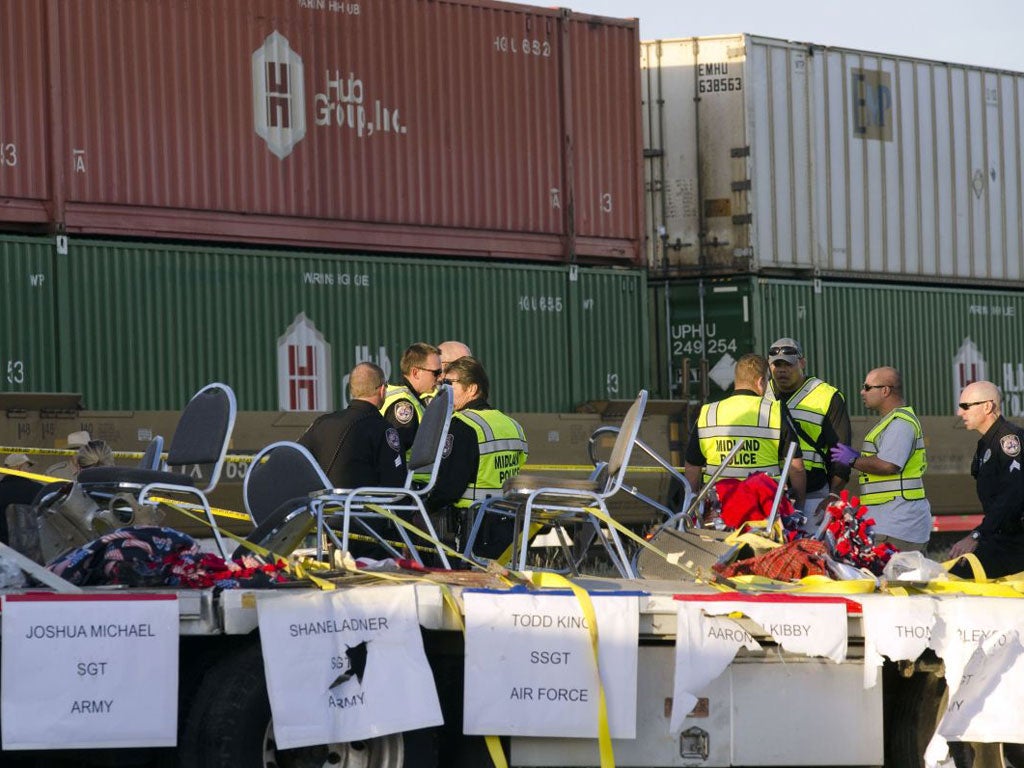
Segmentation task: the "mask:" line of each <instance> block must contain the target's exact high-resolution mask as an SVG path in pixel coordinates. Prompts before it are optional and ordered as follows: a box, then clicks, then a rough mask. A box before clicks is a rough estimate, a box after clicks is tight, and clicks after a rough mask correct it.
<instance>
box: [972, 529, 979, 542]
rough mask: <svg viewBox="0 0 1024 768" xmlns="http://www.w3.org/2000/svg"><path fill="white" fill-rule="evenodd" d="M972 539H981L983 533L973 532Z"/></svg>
mask: <svg viewBox="0 0 1024 768" xmlns="http://www.w3.org/2000/svg"><path fill="white" fill-rule="evenodd" d="M971 538H972V539H974V540H975V541H977V540H978V539H980V538H981V531H971Z"/></svg>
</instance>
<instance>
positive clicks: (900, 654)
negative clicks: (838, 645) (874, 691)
mask: <svg viewBox="0 0 1024 768" xmlns="http://www.w3.org/2000/svg"><path fill="white" fill-rule="evenodd" d="M857 602H859V603H860V604H861V610H862V613H863V622H864V687H865V688H871V687H873V686H874V685H875V684H876V683H877V682H878V671H879V670H880V669H881V668H882V663H883V662H884V661H885V659H884V658H883V657H885V656H888V657H889V658H890V659H891V660H893V661H913V660H914V659H916V658H918V657H919V656H920V655H921V654H922V653H923V652H924V651H925V649H926V648H928V646H929V644H930V642H931V638H932V627H933V625H934V624H935V607H936V603H935V600H934V599H932V598H930V597H923V596H915V597H901V596H898V595H858V596H857Z"/></svg>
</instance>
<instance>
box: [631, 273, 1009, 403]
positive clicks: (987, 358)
mask: <svg viewBox="0 0 1024 768" xmlns="http://www.w3.org/2000/svg"><path fill="white" fill-rule="evenodd" d="M650 291H651V340H652V349H653V354H652V366H653V370H654V371H655V372H656V376H657V378H656V380H657V382H658V383H657V388H656V389H657V391H658V392H659V394H660V395H661V396H663V397H672V398H685V399H690V400H706V399H717V398H719V397H721V396H722V395H723V394H725V392H726V391H727V390H728V388H729V387H730V386H731V384H732V367H733V365H734V364H735V361H736V359H738V358H739V356H740V355H742V354H744V353H746V352H751V351H756V352H759V353H761V354H766V352H767V349H768V345H769V344H771V342H772V341H774V340H775V339H776V338H779V337H780V336H792V337H794V338H796V339H798V340H799V341H800V342H801V344H802V345H803V347H804V354H805V356H806V357H807V370H808V372H809V373H812V374H814V375H816V376H820V377H822V378H824V379H825V380H826V381H829V382H830V383H832V384H834V385H836V386H837V387H839V388H840V389H841V390H842V391H843V392H844V393H845V394H846V396H847V402H848V403H849V406H850V413H851V415H854V416H863V415H867V413H866V411H865V409H864V407H863V404H862V403H861V400H860V396H859V390H860V384H861V382H863V381H864V375H865V374H866V373H867V372H868V371H869V370H871V369H872V368H876V367H878V366H882V365H892V366H894V367H896V368H898V369H899V370H900V371H901V372H902V374H903V378H904V388H905V391H906V396H907V401H908V402H909V403H910V404H911V405H913V406H914V408H915V409H916V410H917V412H918V413H920V414H922V415H927V416H950V415H953V414H955V413H956V412H957V408H956V403H957V401H958V397H959V394H960V390H961V389H962V388H963V386H964V385H965V384H967V383H970V382H971V381H976V380H978V379H990V380H992V381H994V382H995V383H996V384H998V385H999V386H1000V387H1001V388H1002V390H1003V395H1004V400H1005V403H1004V412H1005V413H1006V415H1008V416H1024V344H1022V339H1024V293H1022V292H1016V291H997V290H986V289H978V288H970V289H963V288H941V287H928V286H903V285H894V284H891V283H885V284H861V283H839V282H825V281H797V280H778V279H766V278H758V277H750V276H745V277H737V278H732V279H725V280H710V279H705V280H688V281H679V282H660V283H656V284H655V283H652V284H651V286H650ZM684 372H685V374H686V377H685V382H684V379H683V377H682V374H683V373H684Z"/></svg>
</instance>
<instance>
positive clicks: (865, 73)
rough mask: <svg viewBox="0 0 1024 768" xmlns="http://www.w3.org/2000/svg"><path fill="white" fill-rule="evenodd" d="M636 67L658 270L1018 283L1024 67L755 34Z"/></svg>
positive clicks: (689, 43)
mask: <svg viewBox="0 0 1024 768" xmlns="http://www.w3.org/2000/svg"><path fill="white" fill-rule="evenodd" d="M642 66H643V67H644V68H645V72H644V75H643V83H644V92H645V94H644V95H645V109H644V116H645V120H646V124H645V130H646V132H647V133H646V134H645V135H647V136H648V137H649V138H648V139H647V140H648V142H649V146H648V149H649V150H651V151H650V152H649V154H650V155H651V160H650V162H649V163H648V171H647V173H648V185H649V187H650V189H651V194H650V197H649V202H650V204H651V219H650V222H649V226H650V233H651V235H652V237H651V239H650V241H649V242H650V250H649V254H648V255H649V261H650V263H651V264H652V266H655V267H658V268H659V269H663V270H665V271H666V273H671V272H673V271H678V270H682V271H685V270H688V269H689V270H693V269H703V270H704V271H705V273H707V272H713V271H719V272H721V271H729V270H733V271H734V270H737V269H739V270H742V271H748V270H749V271H754V272H759V271H771V270H776V274H780V273H786V272H789V273H792V272H807V271H815V272H816V274H819V275H824V276H829V275H835V276H840V275H857V276H860V277H864V276H871V277H872V278H873V279H885V280H892V281H904V282H906V281H921V282H937V281H941V280H943V279H947V278H955V279H958V280H962V281H967V282H973V283H976V284H985V285H993V286H998V285H1000V284H1002V285H1005V284H1008V283H1012V284H1015V285H1024V231H1022V227H1024V193H1022V189H1024V153H1022V151H1021V146H1022V143H1024V141H1022V140H1024V74H1020V73H1013V72H1005V71H997V70H991V69H981V68H976V67H968V66H963V65H958V64H947V63H943V62H936V61H924V60H920V59H910V58H904V57H899V56H894V55H887V54H878V53H869V52H865V51H856V50H849V49H841V48H826V47H822V46H816V45H807V44H802V43H792V42H785V41H781V40H772V39H768V38H761V37H753V36H749V35H734V36H728V37H715V38H694V39H687V40H678V41H657V42H653V43H644V44H643V63H642ZM675 246H678V247H675Z"/></svg>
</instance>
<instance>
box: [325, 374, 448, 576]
mask: <svg viewBox="0 0 1024 768" xmlns="http://www.w3.org/2000/svg"><path fill="white" fill-rule="evenodd" d="M452 409H453V399H452V388H451V387H450V386H447V385H442V386H441V387H440V389H439V390H438V392H437V395H436V396H435V397H434V399H433V400H432V401H431V402H430V405H428V406H427V408H426V410H425V411H424V412H423V418H422V419H420V424H419V427H418V428H417V429H416V439H415V440H413V444H412V448H411V449H410V453H409V461H408V462H407V469H408V474H407V475H406V478H405V484H404V485H403V486H402V487H401V488H388V487H375V486H365V487H362V488H352V489H333V490H330V491H327V492H325V493H324V494H322V495H320V496H319V497H318V498H316V499H315V500H314V503H313V510H314V514H315V515H316V520H317V540H318V542H322V541H323V537H324V536H327V538H328V539H329V540H330V541H331V543H332V544H333V545H334V546H335V547H338V548H339V549H342V550H348V548H349V536H350V533H351V532H352V529H353V526H355V528H356V529H357V530H358V531H359V532H360V533H362V534H364V535H366V536H369V537H370V538H372V539H374V540H375V541H376V542H377V543H378V544H379V545H380V546H381V547H382V548H383V549H384V550H385V551H387V552H388V553H389V554H390V555H391V556H393V557H396V558H398V557H406V556H408V557H411V558H412V559H414V560H415V561H416V562H417V563H419V564H420V565H422V564H423V559H422V557H421V556H420V554H419V551H418V548H417V546H416V545H415V544H414V543H413V541H412V539H411V538H410V536H409V531H408V530H406V528H405V527H404V526H402V525H401V524H399V523H395V522H393V521H391V520H390V519H389V518H388V517H386V516H385V515H382V514H381V513H380V512H379V511H378V510H379V509H384V510H386V511H387V512H389V513H390V514H392V515H395V516H396V517H398V518H400V519H402V520H404V521H406V522H410V523H412V524H414V525H416V526H417V527H420V528H421V529H425V532H426V534H427V539H426V543H427V544H428V545H429V546H430V547H431V548H433V549H434V550H436V552H437V555H438V559H439V560H440V562H441V563H442V565H443V566H444V567H445V568H451V564H450V563H449V562H448V557H447V555H445V553H444V549H443V547H442V545H441V542H440V541H439V540H438V537H437V532H436V531H435V530H434V524H433V523H432V522H431V520H430V515H429V514H428V513H427V509H426V506H425V504H424V501H425V499H426V497H427V494H428V493H430V491H431V489H432V488H433V487H434V483H435V482H436V481H437V473H438V469H439V467H440V464H441V454H442V450H443V448H444V444H445V440H446V439H447V437H448V428H449V427H450V425H451V418H452ZM414 476H415V479H414ZM422 477H427V481H426V483H425V484H421V483H420V479H421V478H422ZM339 524H340V528H341V535H340V536H339V535H338V533H337V528H338V527H339ZM389 526H390V529H393V530H394V531H395V533H396V534H397V536H398V539H399V541H400V542H401V544H402V546H403V547H404V549H405V552H402V551H400V550H399V549H398V547H396V546H395V544H396V542H395V541H394V540H389V539H388V538H386V537H385V536H384V535H382V533H381V529H382V528H383V529H384V530H389ZM319 554H321V553H320V552H318V555H319Z"/></svg>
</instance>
